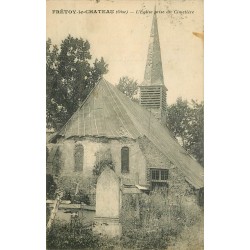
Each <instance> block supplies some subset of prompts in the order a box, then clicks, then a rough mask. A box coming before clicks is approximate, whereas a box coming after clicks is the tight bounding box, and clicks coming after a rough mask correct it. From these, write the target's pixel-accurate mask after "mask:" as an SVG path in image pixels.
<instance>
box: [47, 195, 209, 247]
mask: <svg viewBox="0 0 250 250" xmlns="http://www.w3.org/2000/svg"><path fill="white" fill-rule="evenodd" d="M83 197H85V201H87V202H89V201H88V200H87V199H86V196H83ZM49 213H50V209H49V208H48V207H47V215H48V216H49ZM87 217H88V216H86V214H85V215H84V213H79V216H78V217H75V218H73V219H71V220H70V221H68V222H63V221H61V220H55V222H54V223H53V225H52V227H51V229H50V231H48V232H47V249H169V250H177V249H180V250H182V249H190V250H200V249H203V247H204V246H203V245H204V242H203V232H202V231H203V208H202V207H200V206H198V205H197V204H196V203H194V202H190V200H188V199H186V197H180V196H179V197H178V196H174V197H173V196H169V195H166V190H165V191H164V190H162V191H160V190H158V191H157V192H151V193H150V194H149V195H147V194H140V195H138V194H123V195H122V209H121V216H120V218H121V223H122V236H121V238H113V239H110V238H107V237H105V236H101V235H98V234H95V233H94V232H93V231H92V226H91V223H89V218H88V219H87V220H86V218H87Z"/></svg>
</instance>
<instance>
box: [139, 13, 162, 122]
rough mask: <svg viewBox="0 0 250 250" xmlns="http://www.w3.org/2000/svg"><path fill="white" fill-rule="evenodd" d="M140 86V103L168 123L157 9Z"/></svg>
mask: <svg viewBox="0 0 250 250" xmlns="http://www.w3.org/2000/svg"><path fill="white" fill-rule="evenodd" d="M139 88H140V105H141V106H144V107H145V108H146V109H148V110H150V112H152V113H153V115H154V116H155V117H156V118H157V119H159V120H160V121H161V122H162V123H163V124H166V111H167V101H166V98H167V94H166V91H167V88H166V87H165V85H164V78H163V70H162V62H161V48H160V41H159V34H158V24H157V17H156V9H154V15H153V21H152V27H151V32H150V40H149V47H148V56H147V62H146V67H145V73H144V80H143V82H142V84H141V85H139Z"/></svg>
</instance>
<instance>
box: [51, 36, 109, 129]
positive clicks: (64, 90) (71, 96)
mask: <svg viewBox="0 0 250 250" xmlns="http://www.w3.org/2000/svg"><path fill="white" fill-rule="evenodd" d="M89 50H90V44H89V42H88V41H87V40H86V41H84V40H83V39H82V38H74V37H72V36H71V35H68V37H66V38H65V39H64V40H63V41H62V42H61V44H60V49H59V48H58V47H57V46H56V45H52V42H51V39H48V40H47V42H46V53H47V55H46V75H47V83H46V86H47V89H46V91H47V93H46V101H47V103H46V104H47V105H46V114H47V127H49V128H51V127H53V128H55V129H59V128H60V127H61V126H62V125H64V124H65V123H66V121H67V120H68V119H69V118H70V117H71V116H72V114H73V113H74V112H75V111H76V110H77V108H78V107H79V104H80V103H81V102H82V101H83V100H84V99H85V98H86V97H87V95H88V94H89V92H90V91H91V90H92V89H93V87H94V86H95V84H96V83H97V82H98V80H99V79H100V78H101V76H102V75H103V74H106V73H107V72H108V69H107V68H108V65H107V64H106V63H105V62H104V59H103V58H101V59H100V60H98V59H95V61H94V63H93V65H91V64H90V60H91V58H92V57H91V54H90V51H89Z"/></svg>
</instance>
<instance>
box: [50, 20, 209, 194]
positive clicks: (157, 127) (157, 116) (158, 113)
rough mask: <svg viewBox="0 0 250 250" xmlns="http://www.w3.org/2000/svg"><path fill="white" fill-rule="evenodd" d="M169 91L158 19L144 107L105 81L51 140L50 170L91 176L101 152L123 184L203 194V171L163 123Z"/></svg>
mask: <svg viewBox="0 0 250 250" xmlns="http://www.w3.org/2000/svg"><path fill="white" fill-rule="evenodd" d="M166 91H167V88H166V87H165V85H164V81H163V72H162V63H161V55H160V44H159V36H158V28H157V19H156V15H154V17H153V24H152V29H151V35H150V44H149V52H148V58H147V64H146V69H145V75H144V81H143V83H142V84H141V86H140V92H141V94H140V105H139V104H137V103H134V102H133V101H131V100H130V99H129V98H128V97H126V96H125V95H124V94H122V93H121V92H120V91H119V90H118V89H117V88H116V87H115V86H113V85H112V84H110V83H109V82H107V81H106V80H105V79H101V80H100V81H99V82H98V83H97V84H96V86H95V88H94V89H93V90H92V92H91V93H90V94H89V96H88V97H87V98H86V100H85V101H84V102H83V103H82V104H81V106H80V107H79V108H78V110H77V111H76V112H75V113H74V115H73V116H72V117H71V118H70V120H69V121H68V122H67V123H66V124H65V125H64V126H63V127H62V129H61V130H60V131H58V133H56V135H54V136H53V137H52V138H51V139H50V144H49V148H50V155H52V156H50V157H49V166H50V167H49V168H50V171H49V170H48V171H49V172H50V173H53V174H55V173H57V172H58V169H57V168H58V167H56V166H58V165H60V175H61V176H69V177H70V176H73V175H75V174H77V175H80V176H83V177H86V178H90V177H91V176H93V170H94V168H95V166H96V164H97V162H98V161H100V160H102V159H99V157H100V154H99V153H100V152H105V151H109V152H110V158H111V159H110V160H111V161H112V164H113V165H114V170H115V172H116V174H117V175H118V176H119V177H120V178H121V180H122V184H123V185H125V186H126V185H127V186H128V185H132V186H133V185H134V186H136V185H137V186H138V185H139V186H140V187H144V188H146V189H154V188H156V187H165V188H167V189H168V190H173V189H174V188H176V189H179V191H180V189H181V187H182V188H183V189H184V193H185V192H189V191H190V190H193V191H194V193H195V192H196V193H197V192H199V190H203V186H204V185H203V167H202V166H201V165H200V164H199V163H198V162H197V161H196V160H194V159H193V158H192V157H191V156H190V155H188V153H187V152H186V151H185V150H184V149H183V148H182V147H181V146H180V145H179V143H178V142H177V140H176V139H175V138H174V137H173V135H172V133H171V132H170V131H169V130H168V128H167V127H166V125H165V118H166ZM55 152H58V153H57V154H55ZM56 155H57V156H56ZM59 158H60V159H59ZM58 162H59V163H58ZM55 168H56V169H55ZM51 169H52V170H51Z"/></svg>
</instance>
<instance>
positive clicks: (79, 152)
mask: <svg viewBox="0 0 250 250" xmlns="http://www.w3.org/2000/svg"><path fill="white" fill-rule="evenodd" d="M83 157H84V150H83V146H82V145H81V144H76V145H75V151H74V158H75V171H82V170H83Z"/></svg>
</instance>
